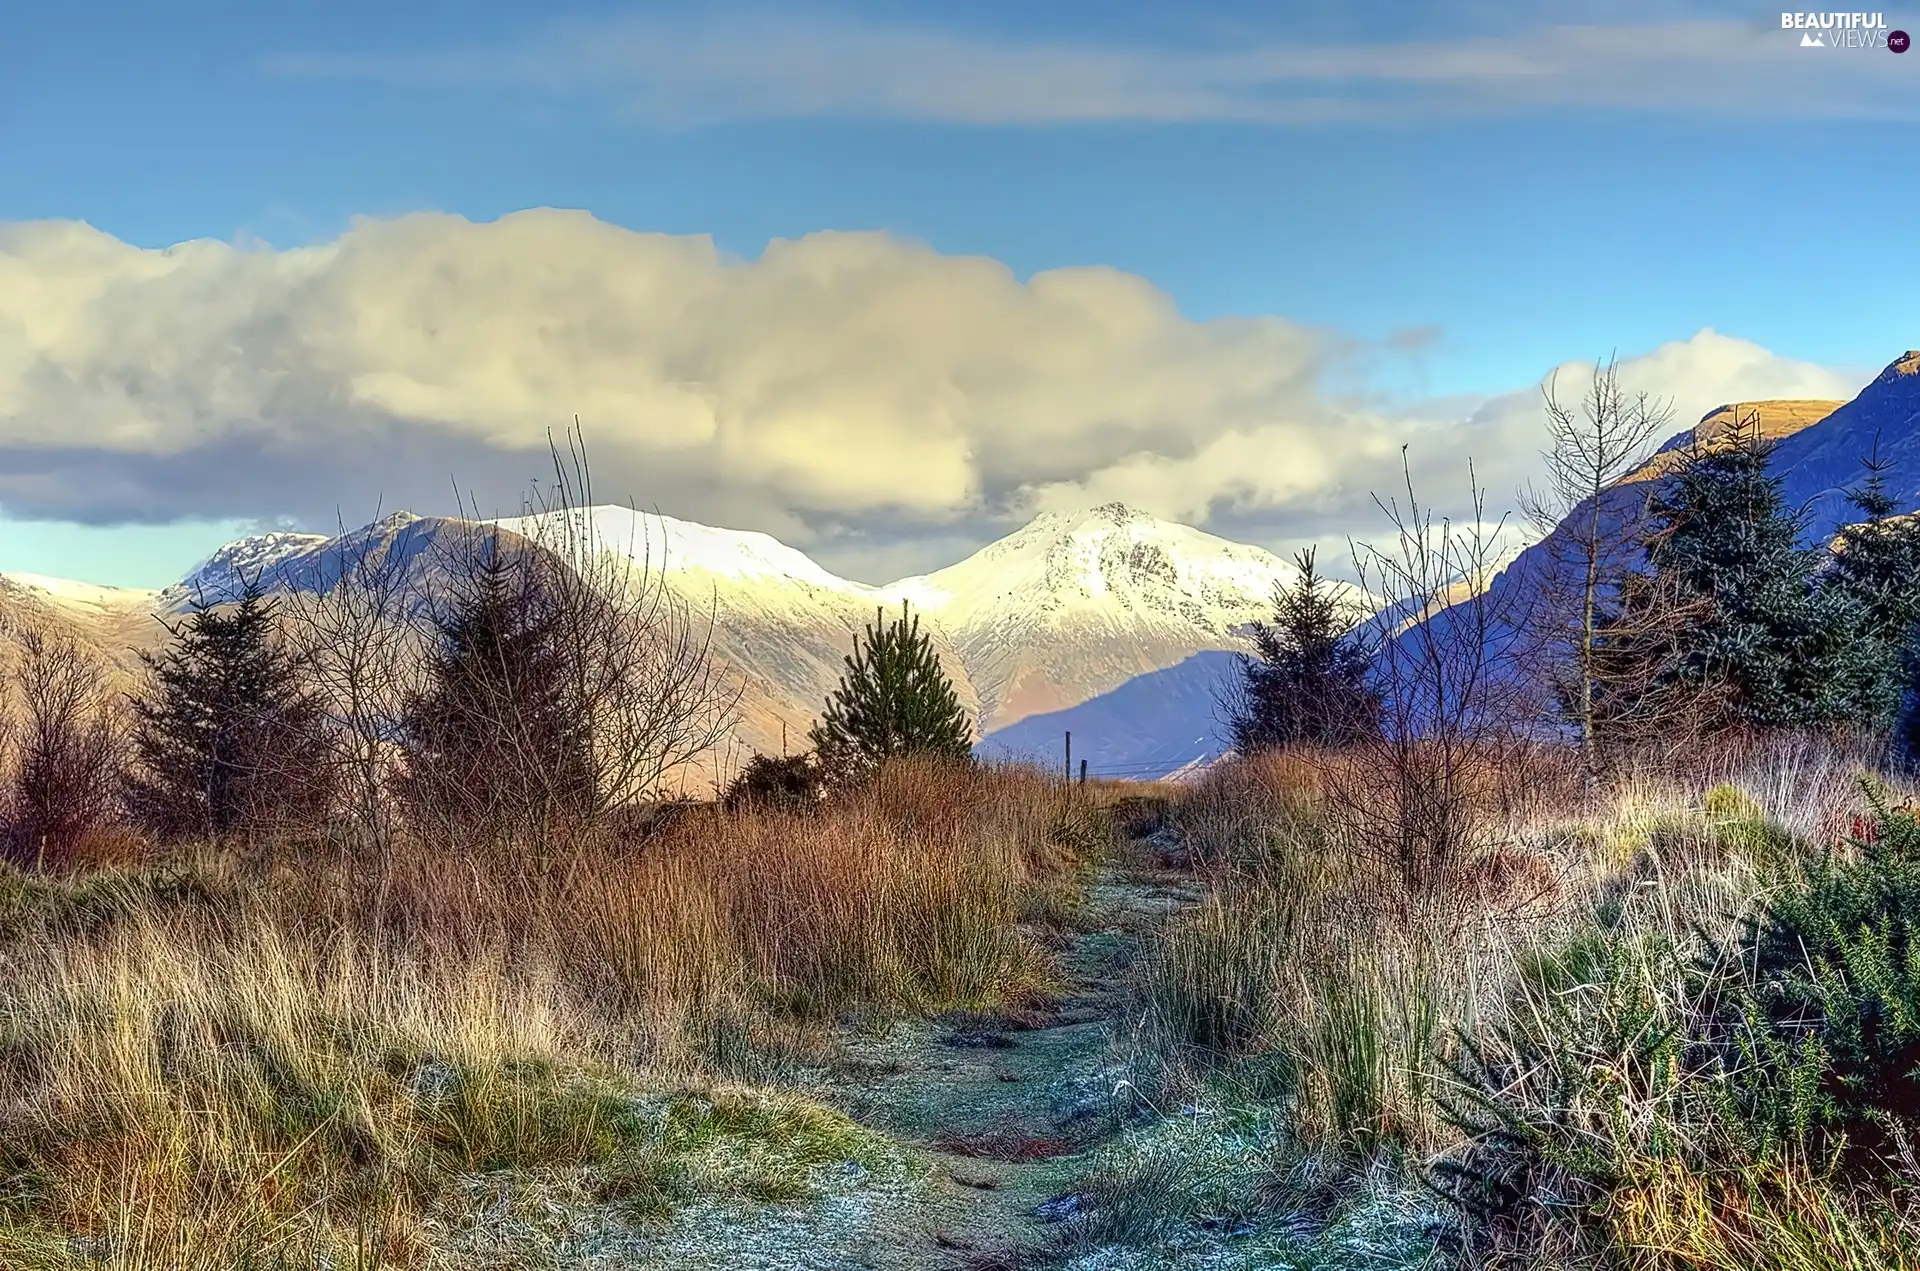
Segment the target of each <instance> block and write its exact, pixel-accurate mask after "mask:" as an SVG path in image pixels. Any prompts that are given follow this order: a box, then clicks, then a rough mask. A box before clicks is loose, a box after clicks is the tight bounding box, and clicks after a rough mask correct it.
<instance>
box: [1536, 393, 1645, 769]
mask: <svg viewBox="0 0 1920 1271" xmlns="http://www.w3.org/2000/svg"><path fill="white" fill-rule="evenodd" d="M1557 387H1558V377H1557V376H1556V377H1555V378H1554V379H1553V380H1549V381H1548V383H1547V386H1546V387H1545V388H1544V389H1543V390H1542V395H1543V396H1544V398H1545V404H1546V412H1547V449H1546V450H1545V451H1543V452H1542V455H1541V457H1542V458H1543V459H1544V460H1545V463H1546V478H1545V483H1544V484H1543V485H1541V486H1539V487H1532V486H1530V487H1528V488H1527V489H1526V490H1525V491H1523V492H1522V494H1521V507H1522V510H1523V511H1524V512H1525V513H1526V515H1527V518H1528V520H1529V521H1530V522H1531V523H1532V527H1533V529H1534V530H1535V532H1536V533H1538V534H1539V536H1540V538H1541V541H1542V546H1543V548H1544V550H1545V563H1544V566H1543V568H1542V570H1541V573H1540V575H1539V583H1540V586H1539V588H1538V590H1537V592H1536V593H1535V595H1534V597H1533V605H1532V612H1531V614H1530V621H1531V625H1532V627H1533V629H1534V634H1535V635H1536V637H1537V638H1539V640H1540V641H1541V644H1542V646H1543V650H1544V652H1545V653H1546V657H1547V663H1548V667H1549V673H1550V674H1551V675H1553V676H1554V678H1555V680H1556V681H1557V682H1556V685H1555V687H1556V689H1557V690H1558V692H1559V694H1560V696H1561V698H1562V702H1563V706H1564V709H1565V711H1566V713H1567V715H1568V716H1570V717H1571V719H1572V721H1573V723H1574V725H1575V727H1577V728H1578V729H1579V731H1580V750H1581V757H1582V759H1583V761H1584V763H1585V766H1586V772H1587V779H1588V781H1589V782H1595V781H1597V780H1598V779H1599V776H1600V753H1599V747H1598V745H1597V742H1596V739H1595V725H1594V697H1595V690H1596V685H1597V681H1598V679H1599V676H1600V674H1601V666H1602V660H1601V659H1600V658H1599V657H1598V656H1597V653H1596V649H1597V644H1598V640H1599V628H1600V611H1601V606H1602V605H1604V604H1605V603H1606V601H1607V599H1608V598H1609V597H1610V596H1611V595H1613V594H1614V593H1615V592H1617V590H1618V588H1619V586H1620V584H1621V582H1622V580H1623V579H1624V577H1625V576H1626V575H1627V574H1628V573H1629V572H1631V571H1632V569H1633V568H1634V566H1635V564H1636V563H1637V561H1636V559H1635V558H1636V557H1638V556H1639V555H1640V551H1639V548H1640V545H1641V542H1642V539H1643V537H1644V533H1645V519H1646V500H1645V499H1644V498H1643V497H1637V496H1636V495H1635V493H1634V492H1632V491H1623V490H1620V489H1618V487H1619V485H1620V482H1621V481H1622V480H1623V479H1624V478H1626V477H1627V476H1629V475H1631V474H1632V473H1633V472H1634V471H1635V470H1636V469H1638V468H1639V467H1640V466H1641V465H1642V464H1644V463H1645V462H1646V460H1647V457H1648V447H1649V443H1650V442H1652V441H1653V440H1654V438H1655V437H1656V436H1657V435H1658V434H1660V433H1661V432H1662V431H1663V430H1665V429H1666V428H1667V427H1668V425H1669V424H1670V423H1671V422H1672V419H1673V409H1672V406H1671V405H1670V404H1667V403H1662V402H1658V401H1655V400H1653V399H1652V398H1651V397H1649V395H1648V394H1646V393H1638V394H1629V393H1628V392H1627V391H1626V390H1625V389H1623V388H1622V387H1621V386H1620V375H1619V368H1618V366H1617V364H1616V363H1615V361H1614V360H1613V359H1609V360H1608V361H1607V362H1606V363H1605V364H1604V365H1602V364H1600V363H1597V362H1596V363H1595V364H1594V368H1593V382H1592V383H1591V384H1590V385H1589V386H1588V388H1587V391H1586V394H1585V395H1584V396H1583V397H1582V398H1581V400H1580V403H1579V405H1578V406H1569V405H1567V404H1565V403H1563V402H1562V401H1561V400H1560V399H1559V396H1558V393H1557Z"/></svg>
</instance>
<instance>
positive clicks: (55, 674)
mask: <svg viewBox="0 0 1920 1271" xmlns="http://www.w3.org/2000/svg"><path fill="white" fill-rule="evenodd" d="M17 635H18V645H19V660H18V662H17V663H16V665H15V667H14V671H13V689H14V696H15V697H16V699H17V701H18V704H19V715H18V719H17V721H16V722H15V724H14V727H13V728H12V729H11V730H10V731H11V733H12V739H11V740H12V742H13V745H12V747H11V749H12V750H13V752H14V753H13V755H12V761H11V764H10V766H9V771H8V773H7V782H6V788H5V804H4V814H5V838H4V842H5V846H6V855H8V856H10V857H11V858H12V859H14V860H16V861H19V862H21V863H23V864H25V863H32V864H34V865H35V866H48V865H63V864H66V863H68V862H69V861H70V860H71V858H72V857H73V855H74V854H75V853H76V852H77V851H78V850H79V849H80V848H81V846H82V845H83V844H84V843H85V841H86V839H87V837H88V835H90V834H92V833H93V832H94V831H95V830H97V829H98V828H100V827H101V826H102V825H103V824H104V823H106V822H107V821H108V820H109V819H110V818H111V817H112V815H113V812H114V807H115V796H116V795H117V793H118V791H119V770H120V759H121V737H122V729H121V721H120V716H119V711H118V710H117V701H116V699H115V698H114V696H113V695H112V694H111V692H110V691H109V690H108V689H107V688H106V687H104V684H105V678H106V677H105V676H103V674H102V671H103V669H104V668H103V667H102V666H101V665H100V664H99V662H98V660H97V659H95V658H94V657H93V656H91V655H90V654H89V653H88V652H87V651H86V649H84V648H83V647H82V646H81V645H80V643H79V642H78V641H77V640H75V639H74V638H73V637H72V636H69V635H64V634H58V633H55V632H51V631H49V630H47V629H46V628H45V627H43V626H40V625H38V624H33V625H26V626H24V627H22V628H21V629H20V630H19V631H18V633H17Z"/></svg>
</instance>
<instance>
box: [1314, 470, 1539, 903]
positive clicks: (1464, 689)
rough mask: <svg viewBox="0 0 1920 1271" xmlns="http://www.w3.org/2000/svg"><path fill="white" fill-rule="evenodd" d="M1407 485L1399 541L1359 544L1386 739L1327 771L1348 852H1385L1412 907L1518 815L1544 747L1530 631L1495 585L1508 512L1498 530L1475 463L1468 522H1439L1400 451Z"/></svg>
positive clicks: (1389, 501) (1398, 515)
mask: <svg viewBox="0 0 1920 1271" xmlns="http://www.w3.org/2000/svg"><path fill="white" fill-rule="evenodd" d="M1402 479H1403V483H1404V485H1403V491H1402V493H1401V494H1400V495H1397V496H1394V497H1391V498H1385V499H1383V498H1381V497H1379V496H1377V495H1376V496H1375V499H1374V502H1375V503H1376V505H1377V506H1378V507H1379V508H1380V510H1381V511H1382V512H1383V513H1384V514H1385V515H1386V517H1387V520H1388V522H1389V524H1390V525H1391V526H1392V531H1393V532H1392V534H1391V535H1390V537H1389V540H1388V542H1387V545H1386V546H1382V547H1375V546H1367V545H1356V546H1355V547H1354V549H1353V551H1354V565H1355V569H1356V571H1357V573H1358V575H1359V577H1360V582H1361V586H1362V587H1363V588H1364V589H1365V590H1366V591H1369V592H1371V593H1372V594H1373V596H1374V598H1375V600H1376V601H1377V602H1378V603H1379V608H1378V609H1377V610H1376V611H1375V612H1374V615H1373V617H1372V618H1371V619H1369V622H1370V624H1371V627H1372V630H1371V632H1370V634H1369V635H1368V637H1367V643H1368V644H1369V645H1370V646H1371V647H1373V648H1374V649H1376V650H1377V652H1376V654H1375V657H1374V663H1373V675H1372V682H1373V686H1374V687H1375V688H1376V690H1377V691H1378V692H1379V694H1380V697H1381V702H1382V712H1381V725H1382V727H1381V731H1380V735H1379V736H1378V737H1377V738H1375V739H1372V740H1369V741H1365V742H1362V743H1361V744H1359V745H1356V746H1353V747H1350V748H1348V750H1346V751H1345V752H1342V753H1341V754H1339V755H1336V756H1328V757H1326V758H1325V759H1324V760H1323V763H1324V778H1325V780H1324V787H1325V789H1326V793H1327V797H1328V801H1329V806H1330V809H1331V810H1332V812H1333V813H1334V821H1335V824H1336V826H1337V827H1338V828H1339V829H1340V831H1341V832H1342V834H1343V836H1344V837H1345V838H1346V839H1347V840H1348V843H1349V846H1350V847H1351V848H1352V849H1354V850H1356V851H1357V852H1358V853H1360V854H1361V855H1363V856H1373V857H1376V858H1379V859H1380V860H1381V862H1382V863H1383V864H1385V865H1387V866H1388V867H1389V869H1390V870H1391V872H1392V873H1393V874H1394V875H1395V876H1397V879H1398V881H1399V882H1400V884H1402V887H1403V889H1404V894H1405V895H1406V896H1407V898H1408V899H1409V901H1410V902H1417V903H1424V902H1425V901H1428V900H1431V899H1433V898H1435V897H1437V896H1440V895H1441V894H1442V893H1444V892H1445V890H1446V887H1447V884H1448V883H1449V882H1450V881H1451V880H1452V879H1453V878H1454V877H1455V876H1456V875H1457V873H1458V871H1459V869H1460V868H1461V867H1462V866H1463V865H1465V864H1466V863H1467V862H1468V861H1469V859H1470V858H1471V857H1472V856H1473V855H1474V853H1475V852H1476V851H1478V850H1479V849H1482V848H1485V847H1488V846H1491V844H1489V843H1488V842H1486V841H1485V838H1486V834H1487V833H1488V831H1489V828H1490V825H1491V824H1492V820H1493V817H1494V816H1495V815H1496V814H1498V813H1502V812H1507V811H1511V804H1512V803H1513V801H1514V799H1515V798H1516V797H1517V795H1518V793H1519V791H1518V788H1517V785H1516V779H1517V778H1518V775H1519V773H1520V772H1521V771H1522V770H1524V768H1525V767H1526V766H1527V759H1528V755H1529V752H1530V751H1532V750H1533V749H1534V748H1535V747H1534V745H1533V742H1532V741H1531V739H1530V738H1529V737H1528V735H1527V725H1528V724H1529V723H1530V722H1531V721H1532V720H1533V719H1535V718H1537V715H1538V709H1539V708H1538V704H1537V702H1536V700H1535V698H1534V695H1533V694H1532V692H1531V691H1530V688H1529V685H1528V683H1527V679H1526V677H1525V675H1524V673H1523V672H1524V662H1523V657H1522V654H1523V647H1524V646H1523V641H1522V637H1523V634H1524V632H1523V631H1522V630H1521V628H1520V626H1519V625H1518V624H1517V623H1516V621H1515V617H1516V615H1515V614H1514V612H1513V603H1512V601H1511V600H1510V599H1509V598H1508V597H1507V595H1506V594H1504V593H1503V591H1502V589H1498V588H1496V587H1494V585H1493V584H1494V579H1495V575H1496V574H1497V573H1498V572H1499V569H1500V566H1501V564H1502V563H1503V556H1502V553H1501V547H1500V544H1501V540H1502V535H1503V530H1504V528H1505V523H1506V522H1505V518H1504V517H1502V518H1499V519H1498V520H1495V521H1492V522H1489V520H1488V519H1487V509H1486V496H1485V492H1484V490H1482V489H1481V487H1480V486H1479V484H1478V482H1477V480H1475V479H1474V478H1473V476H1472V471H1471V469H1469V485H1468V493H1469V499H1468V513H1469V515H1468V517H1467V519H1465V520H1464V521H1461V522H1456V521H1454V520H1453V519H1451V518H1449V517H1445V516H1441V515H1439V514H1438V513H1436V512H1435V511H1434V509H1433V508H1432V507H1431V506H1430V505H1428V504H1426V503H1423V502H1422V501H1421V500H1420V498H1419V496H1418V494H1417V493H1416V491H1415V490H1414V485H1413V479H1412V473H1411V469H1410V467H1409V466H1408V465H1407V463H1406V460H1405V450H1404V448H1403V449H1402Z"/></svg>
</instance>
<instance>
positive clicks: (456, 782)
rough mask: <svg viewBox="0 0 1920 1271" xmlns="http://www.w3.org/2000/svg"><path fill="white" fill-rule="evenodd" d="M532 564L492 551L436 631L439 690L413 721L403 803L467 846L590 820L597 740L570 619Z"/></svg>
mask: <svg viewBox="0 0 1920 1271" xmlns="http://www.w3.org/2000/svg"><path fill="white" fill-rule="evenodd" d="M532 575H533V571H532V569H531V568H530V566H529V562H528V561H527V560H525V559H523V558H517V557H515V556H513V555H511V554H509V553H506V552H503V551H502V550H501V549H500V545H499V543H498V540H497V539H490V540H489V542H488V547H487V549H486V551H485V554H484V558H483V559H480V560H477V561H476V562H474V564H473V567H472V569H471V577H470V579H469V582H470V585H469V586H468V587H467V589H466V592H465V594H464V595H462V596H460V597H459V599H458V600H457V601H456V602H455V603H454V604H453V605H452V606H450V608H449V609H448V610H447V611H446V612H445V613H444V614H442V615H440V616H439V617H438V618H437V619H436V620H435V624H434V626H435V632H434V634H435V648H434V649H433V651H432V652H431V653H430V654H429V655H428V658H427V677H426V679H427V682H426V685H425V687H424V688H423V689H422V691H420V692H419V693H417V694H416V695H414V697H413V698H412V700H410V701H409V702H408V704H407V707H406V710H405V712H404V714H403V718H402V721H401V747H402V750H403V751H404V753H405V763H404V765H403V768H402V772H401V776H400V778H399V782H398V784H399V792H400V794H401V797H402V799H403V801H405V802H406V803H408V804H409V805H410V806H411V807H412V809H413V811H414V813H415V817H416V820H420V821H423V822H427V823H435V824H437V827H438V828H439V829H441V830H445V831H452V832H456V833H459V834H462V835H480V836H483V837H484V836H488V835H504V834H510V833H512V832H514V831H524V830H536V831H537V830H540V829H542V828H545V827H550V826H552V825H553V824H554V823H556V822H558V821H562V820H566V819H569V818H573V817H579V816H582V815H584V814H585V813H586V812H587V811H588V810H589V809H590V807H591V804H592V801H593V799H594V797H595V794H596V791H595V789H594V776H593V765H592V760H591V746H592V738H591V736H590V732H589V729H588V726H587V724H588V721H586V720H584V719H583V718H582V717H581V712H580V710H579V709H577V703H576V702H575V701H574V700H573V695H572V694H571V693H570V691H569V690H570V686H571V683H572V677H571V675H570V668H569V666H568V664H567V658H566V655H565V652H564V646H563V643H562V641H561V640H560V638H559V636H560V632H559V629H558V625H557V623H558V619H557V616H556V614H555V613H554V611H553V609H552V607H551V606H550V605H548V604H547V603H545V599H546V598H545V597H544V596H543V594H542V592H541V589H540V588H539V587H538V586H537V585H536V583H535V582H534V580H533V576H532Z"/></svg>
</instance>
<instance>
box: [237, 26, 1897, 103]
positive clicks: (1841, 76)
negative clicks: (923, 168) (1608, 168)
mask: <svg viewBox="0 0 1920 1271" xmlns="http://www.w3.org/2000/svg"><path fill="white" fill-rule="evenodd" d="M1535 17H1536V20H1537V17H1538V15H1537V14H1536V15H1535ZM1386 30H1387V31H1388V32H1391V31H1392V27H1391V26H1388V27H1386ZM1798 41H1799V33H1797V32H1793V31H1783V30H1781V29H1780V27H1779V25H1778V19H1777V15H1775V14H1772V13H1767V14H1760V15H1756V16H1755V17H1754V18H1753V19H1751V20H1730V19H1726V18H1684V19H1677V20H1675V19H1669V20H1663V21H1649V20H1635V21H1616V22H1612V23H1597V22H1587V23H1580V24H1551V23H1547V24H1539V25H1533V26H1530V27H1527V28H1524V29H1521V30H1518V31H1516V32H1513V33H1509V34H1500V35H1483V34H1460V35H1452V36H1441V37H1432V38H1420V39H1409V38H1404V37H1403V38H1394V37H1393V36H1391V35H1390V34H1389V36H1388V37H1387V38H1383V39H1377V40H1373V41H1369V42H1346V43H1330V42H1316V41H1313V40H1311V39H1302V38H1300V37H1299V36H1298V34H1297V33H1294V32H1288V31H1276V32H1272V33H1268V34H1262V35H1253V36H1250V37H1248V38H1244V39H1242V40H1240V41H1238V42H1236V43H1235V44H1234V45H1232V46H1231V47H1226V46H1217V47H1184V48H1183V47H1174V46H1162V47H1142V46H1129V45H1123V44H1115V43H1110V42H1100V41H1097V40H1090V39H1078V40H1076V39H1066V38H1053V39H1034V38H1024V39H1023V38H1018V37H1014V36H993V35H983V34H976V33H971V32H961V31H954V30H945V29H940V28H935V27H925V26H919V27H916V26H906V25H891V26H888V25H884V24H875V23H871V22H868V23H854V22H851V21H848V20H845V19H834V18H830V17H824V16H803V15H798V14H791V13H789V14H778V13H769V14H763V15H759V16H754V17H747V16H740V15H735V16H732V17H726V18H721V19H718V20H712V21H708V22H704V23H695V22H687V21H677V22H676V21H661V20H657V19H630V20H624V21H619V22H613V23H601V24H593V25H581V24H573V25H568V26H558V27H554V28H550V29H549V30H548V31H546V32H545V33H544V34H541V35H538V36H535V37H533V38H529V39H527V40H526V41H524V42H522V43H520V44H519V45H517V46H515V47H514V48H512V49H497V48H464V49H462V48H449V49H442V50H429V51H423V52H419V53H413V54H399V55H394V54H367V55H347V56H341V55H329V56H285V57H280V58H276V59H273V60H271V61H269V62H268V63H267V64H266V69H267V70H269V71H270V72H273V73H278V74H285V75H295V76H303V77H316V78H352V79H371V80H378V81H381V82H385V83H390V84H397V85H403V86H409V87H415V88H422V89H434V90H453V91H459V90H467V89H481V90H487V91H498V90H501V89H518V90H522V91H528V92H534V93H540V94H544V95H549V96H554V97H567V98H586V99H590V100H597V101H600V102H603V103H605V104H607V105H608V106H609V107H611V108H613V109H615V110H618V111H619V112H621V113H623V114H624V115H626V116H627V117H629V118H632V119H635V120H638V121H642V122H646V123H652V124H660V125H667V126H689V125H697V124H703V123H713V122H723V121H729V120H738V119H767V118H791V117H824V116H833V117H853V118H883V119H909V120H917V121H923V122H940V123H952V124H965V125H1058V124H1086V123H1113V122H1132V123H1142V122H1144V123H1161V124H1186V123H1200V122H1216V123H1220V122H1224V123H1240V124H1254V125H1266V126H1285V127H1308V126H1316V125H1324V124H1339V123H1356V122H1362V123H1383V122H1387V123H1392V122H1416V121H1430V120H1433V119H1436V118H1448V117H1463V116H1464V117H1475V116H1487V115H1504V114H1518V113H1534V112H1539V111H1542V110H1556V109H1601V110H1629V111H1634V112H1642V113H1655V114H1679V115H1692V116H1705V117H1727V116H1735V117H1742V118H1766V119H1781V118H1811V119H1863V120H1912V119H1914V118H1916V117H1920V98H1916V97H1915V95H1914V92H1913V83H1912V76H1911V74H1910V71H1911V68H1910V67H1908V66H1906V65H1904V64H1903V62H1904V61H1905V60H1906V59H1903V58H1899V57H1889V56H1887V54H1886V51H1885V49H1884V48H1880V49H1867V48H1848V47H1844V46H1843V47H1824V48H1821V49H1818V50H1809V49H1803V48H1801V47H1799V42H1798Z"/></svg>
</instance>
